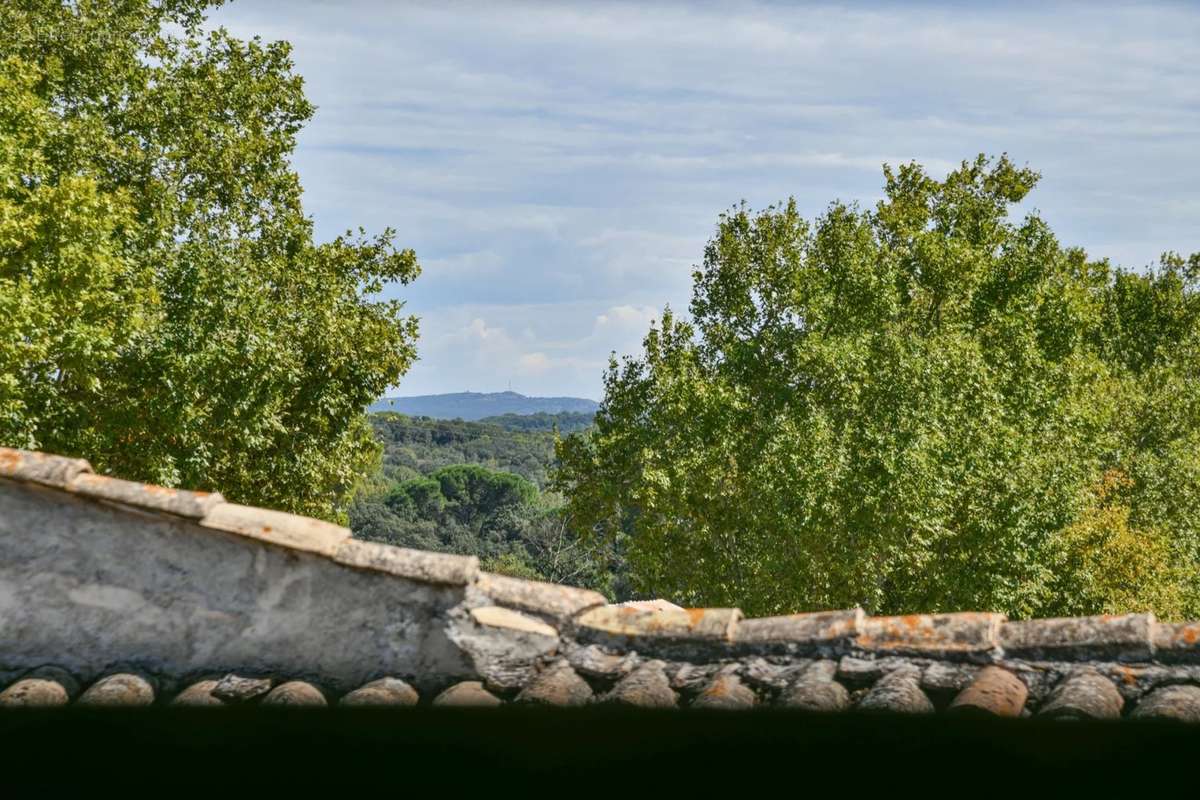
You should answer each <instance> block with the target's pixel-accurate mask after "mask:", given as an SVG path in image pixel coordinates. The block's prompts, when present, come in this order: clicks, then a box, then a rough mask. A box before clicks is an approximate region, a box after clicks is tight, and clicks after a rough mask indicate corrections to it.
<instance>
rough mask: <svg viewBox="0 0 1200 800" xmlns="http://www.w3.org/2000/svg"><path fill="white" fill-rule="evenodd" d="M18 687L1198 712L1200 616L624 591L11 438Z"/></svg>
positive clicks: (3, 661) (265, 697) (10, 574)
mask: <svg viewBox="0 0 1200 800" xmlns="http://www.w3.org/2000/svg"><path fill="white" fill-rule="evenodd" d="M4 687H6V688H4ZM0 688H2V689H3V691H0V705H22V704H38V703H43V704H50V703H59V702H67V701H70V700H73V699H78V701H79V702H84V703H105V702H136V703H150V702H167V701H170V702H177V703H190V704H202V705H211V704H225V703H236V702H264V703H290V704H302V705H320V704H325V703H328V702H333V701H337V702H341V703H344V704H389V705H407V704H412V703H415V702H425V701H430V700H432V701H433V702H434V703H437V704H448V705H454V704H472V705H479V704H484V705H498V704H501V703H503V702H529V703H544V704H552V705H579V704H584V703H593V702H606V703H617V704H627V705H636V706H649V707H672V708H673V707H680V706H693V707H703V708H749V707H753V706H761V705H778V706H787V707H793V708H800V709H805V710H809V711H842V710H848V709H860V710H864V711H891V712H906V713H929V712H933V711H943V710H944V711H949V712H953V713H983V714H995V715H1002V716H1028V715H1031V714H1041V715H1045V716H1050V717H1068V718H1069V717H1096V718H1109V717H1121V716H1153V717H1170V718H1174V719H1189V720H1193V721H1200V623H1196V624H1164V623H1160V622H1158V621H1157V620H1155V619H1154V617H1153V616H1152V615H1149V614H1133V615H1126V616H1118V617H1089V618H1074V619H1061V620H1033V621H1020V622H1010V621H1008V620H1006V619H1005V618H1004V617H1003V616H1002V615H999V614H990V613H957V614H932V615H928V614H921V615H911V616H901V617H870V616H866V615H864V614H863V612H862V611H861V609H849V610H843V611H829V612H822V613H815V614H798V615H791V616H783V617H773V618H766V619H743V618H742V614H741V612H740V611H739V610H737V609H678V608H674V607H671V606H670V605H669V604H658V605H655V606H653V607H638V606H610V605H606V604H605V600H604V598H603V597H602V596H600V595H598V594H596V593H594V592H589V591H584V590H580V589H573V588H570V587H564V586H555V585H550V584H543V583H538V582H533V581H525V580H518V579H514V578H508V577H504V576H499V575H492V574H489V573H485V572H481V571H480V570H479V567H478V564H477V562H476V560H475V559H473V558H468V557H461V556H452V555H443V554H433V553H424V552H419V551H412V550H404V549H401V548H395V547H389V546H386V545H379V544H374V543H368V542H360V541H357V540H354V539H351V538H350V533H349V531H347V530H346V529H344V528H340V527H338V526H334V525H329V524H327V523H323V522H319V521H316V520H311V519H307V518H303V517H296V516H293V515H290V514H283V513H280V512H274V511H267V510H263V509H256V508H249V507H244V506H239V505H235V504H231V503H226V502H225V501H224V500H223V499H222V498H221V497H220V496H219V495H214V494H202V493H192V492H183V491H174V490H166V489H163V488H161V487H154V486H145V485H142V484H136V483H131V482H128V481H121V480H117V479H114V478H108V477H103V476H97V475H93V474H92V473H91V469H90V467H89V466H88V465H87V463H86V462H82V461H78V460H72V459H64V458H58V457H55V456H46V455H43V454H38V453H28V452H23V451H16V450H4V449H0Z"/></svg>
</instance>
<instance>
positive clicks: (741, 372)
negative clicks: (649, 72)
mask: <svg viewBox="0 0 1200 800" xmlns="http://www.w3.org/2000/svg"><path fill="white" fill-rule="evenodd" d="M884 174H885V178H886V185H885V192H886V194H885V199H884V200H882V201H881V202H880V203H879V204H878V205H877V206H876V207H875V208H874V209H872V210H863V209H861V208H859V207H858V206H855V205H846V204H842V203H834V204H832V205H830V206H829V207H828V209H827V210H826V211H825V212H824V214H822V215H821V216H820V217H819V218H818V219H817V220H816V221H815V222H814V223H811V224H810V223H809V222H807V221H805V220H804V219H802V218H801V217H800V215H799V213H798V212H797V209H796V205H795V202H794V201H789V202H788V203H787V204H785V205H783V206H781V207H771V208H768V209H767V210H765V211H763V212H761V213H757V214H755V213H752V212H751V211H750V210H748V209H746V208H745V206H744V205H743V206H742V207H739V208H735V209H733V210H732V211H731V212H729V213H727V214H724V215H722V216H721V218H720V221H719V223H718V225H717V230H716V234H715V235H714V237H713V238H712V239H711V240H710V242H709V243H708V246H707V248H706V250H705V254H704V261H703V264H702V266H700V267H698V268H697V270H696V271H695V273H694V290H693V297H692V302H691V307H690V312H691V313H690V317H691V319H690V320H682V319H679V318H678V317H676V316H675V315H674V314H672V313H671V311H670V309H667V310H666V311H664V313H663V316H662V320H661V323H660V324H659V325H657V326H652V327H651V330H650V331H649V333H648V334H647V336H646V338H645V342H644V344H645V354H644V356H643V357H640V358H626V359H624V361H623V362H622V363H617V362H616V361H615V360H613V361H612V362H610V366H609V370H608V372H607V375H606V378H605V389H606V391H605V399H604V403H603V404H602V407H601V409H600V411H599V413H598V414H597V417H596V427H595V429H593V431H592V432H590V433H588V434H582V435H574V436H571V437H569V438H566V439H564V440H563V441H562V442H561V443H560V445H559V448H558V455H559V459H560V461H561V468H560V470H559V472H558V473H557V475H556V478H555V480H554V482H553V483H554V485H555V486H556V487H557V488H558V489H560V490H561V491H563V492H564V493H565V494H566V495H567V497H568V498H569V511H570V514H571V515H572V517H573V518H574V519H577V520H579V521H580V524H581V525H582V527H583V528H584V530H585V532H588V533H589V534H590V535H595V536H601V537H614V536H617V535H627V536H628V540H627V542H626V548H627V558H628V561H629V565H630V569H631V572H632V579H633V581H634V583H635V586H636V587H637V589H638V590H639V591H640V592H642V593H644V594H650V595H658V596H664V597H669V598H672V599H673V600H675V601H676V602H684V603H691V604H697V605H698V604H709V605H722V604H738V605H741V606H742V607H743V608H744V609H745V610H747V611H749V612H753V613H759V614H766V613H786V612H793V611H800V610H807V609H822V608H833V607H845V606H851V605H855V604H861V605H862V606H863V607H865V608H866V609H868V610H870V611H874V612H883V613H886V612H912V611H939V610H943V611H944V610H960V609H971V608H975V609H994V610H998V611H1004V612H1007V613H1008V614H1010V615H1012V616H1014V617H1023V616H1030V615H1052V614H1054V613H1059V612H1070V613H1087V612H1099V611H1117V610H1121V611H1124V610H1133V609H1138V610H1143V609H1153V610H1158V611H1161V612H1162V613H1163V614H1165V615H1167V616H1176V615H1179V614H1190V615H1195V614H1197V613H1200V570H1197V569H1196V567H1197V566H1200V449H1198V447H1197V445H1200V415H1198V413H1197V412H1198V411H1200V380H1198V379H1200V348H1198V346H1197V345H1198V343H1200V339H1198V336H1197V333H1198V330H1200V328H1198V325H1197V319H1198V318H1197V313H1200V295H1198V294H1197V279H1198V277H1200V255H1196V256H1192V257H1191V258H1190V259H1188V260H1186V261H1185V260H1184V259H1183V258H1181V257H1180V256H1177V255H1174V254H1167V255H1166V256H1164V257H1163V259H1162V262H1161V264H1160V266H1159V267H1158V268H1157V269H1153V270H1149V271H1148V272H1146V273H1144V274H1138V273H1135V272H1131V271H1126V270H1122V269H1119V268H1116V267H1114V266H1112V265H1110V264H1109V263H1108V262H1107V261H1105V260H1092V259H1089V258H1088V257H1087V255H1086V254H1085V253H1084V252H1083V251H1082V250H1080V249H1078V248H1064V247H1063V246H1061V245H1060V244H1059V243H1058V241H1057V240H1056V239H1055V237H1054V235H1053V233H1052V232H1051V230H1050V229H1049V227H1048V226H1047V224H1046V223H1045V222H1044V221H1043V220H1042V219H1041V218H1040V217H1039V216H1038V215H1037V214H1036V213H1030V214H1028V215H1026V216H1025V217H1024V218H1023V219H1020V220H1013V219H1010V216H1009V210H1010V208H1011V207H1012V206H1013V205H1014V204H1016V203H1018V202H1020V201H1021V200H1022V199H1023V198H1024V197H1025V196H1026V194H1027V193H1028V192H1029V191H1030V190H1031V189H1032V188H1033V187H1034V185H1035V184H1036V182H1037V180H1038V177H1039V176H1038V174H1037V173H1035V172H1033V171H1032V170H1029V169H1027V168H1020V167H1018V166H1016V165H1014V164H1013V163H1012V162H1011V161H1010V160H1009V159H1008V158H1007V157H1001V158H1000V159H995V160H993V159H987V158H985V157H983V156H980V157H979V158H978V159H976V160H974V161H972V162H964V163H963V164H962V165H961V167H960V168H958V169H956V170H954V171H952V172H951V173H950V174H949V175H948V176H946V178H945V179H944V180H936V179H934V178H932V177H930V176H929V175H928V174H926V172H925V171H924V170H923V169H922V168H921V167H920V166H919V165H917V164H908V165H905V166H902V167H901V168H900V169H899V170H893V169H891V168H887V167H885V169H884ZM1105 476H1108V477H1107V478H1106V477H1105ZM1114 476H1120V477H1119V479H1118V478H1117V477H1114ZM1097 487H1101V488H1097ZM1134 551H1138V552H1139V553H1140V560H1139V561H1138V563H1137V564H1130V565H1128V570H1127V573H1128V575H1131V576H1133V577H1134V578H1136V580H1135V584H1136V586H1137V587H1138V588H1137V594H1136V595H1134V594H1131V592H1130V590H1129V587H1128V586H1126V587H1125V588H1121V586H1120V584H1121V583H1122V578H1121V575H1122V572H1121V565H1120V564H1119V563H1118V562H1117V560H1115V559H1114V558H1112V557H1111V556H1112V555H1113V553H1116V552H1123V553H1129V552H1134ZM1179 567H1183V568H1182V569H1180V568H1179ZM1085 573H1087V574H1085Z"/></svg>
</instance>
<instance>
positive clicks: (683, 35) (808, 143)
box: [213, 0, 1200, 396]
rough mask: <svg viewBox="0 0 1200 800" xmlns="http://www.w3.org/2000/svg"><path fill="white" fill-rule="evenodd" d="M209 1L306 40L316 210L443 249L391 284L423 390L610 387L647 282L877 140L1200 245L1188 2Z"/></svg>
mask: <svg viewBox="0 0 1200 800" xmlns="http://www.w3.org/2000/svg"><path fill="white" fill-rule="evenodd" d="M213 20H214V22H216V23H220V24H225V25H228V26H229V27H231V29H233V30H234V32H235V33H238V34H239V35H242V36H249V35H253V34H261V35H263V36H264V38H268V39H270V38H284V39H288V40H290V41H292V42H293V44H294V58H295V60H296V64H297V68H298V70H299V71H300V73H301V74H303V75H304V76H305V80H306V87H307V90H308V92H309V94H310V96H311V98H312V99H313V100H314V102H315V103H316V104H317V106H318V112H317V115H316V117H315V119H314V120H313V122H312V123H311V125H309V126H308V128H306V129H305V131H304V132H303V133H302V134H301V136H300V139H299V142H300V144H299V148H298V150H297V152H296V156H295V163H296V165H297V168H298V169H299V171H300V173H301V178H302V180H303V182H304V186H305V204H306V209H307V210H308V212H309V213H310V214H312V215H313V218H314V220H315V224H316V229H317V232H318V235H319V236H322V237H330V236H333V235H335V234H336V233H338V232H340V231H342V230H344V229H346V228H349V227H357V226H358V225H363V226H365V227H367V228H369V229H376V230H378V229H381V228H383V227H385V226H391V227H394V228H396V229H397V231H398V232H399V233H398V239H399V241H400V242H401V243H402V244H403V245H404V246H407V247H413V248H414V249H415V250H416V251H417V254H418V257H419V258H420V259H421V261H422V263H423V264H424V265H425V267H426V270H425V272H424V274H423V275H422V276H421V278H420V279H419V280H417V281H416V282H415V283H414V284H412V285H411V286H409V287H404V288H403V289H395V290H393V291H394V292H395V293H396V294H397V296H402V297H403V298H404V299H405V300H406V301H407V302H408V304H409V308H410V309H411V310H413V311H415V312H417V313H418V314H420V315H421V317H422V319H423V331H424V333H423V339H422V342H421V343H420V350H421V355H422V361H421V362H420V364H419V365H418V367H417V368H416V369H414V371H413V373H412V374H411V375H410V376H409V377H408V378H407V379H406V381H405V383H404V384H403V385H402V390H403V391H406V392H407V391H410V390H411V391H414V392H415V391H418V390H420V391H435V390H443V389H444V390H447V391H448V390H451V389H462V388H480V389H482V388H497V387H499V388H503V387H504V386H506V385H507V383H508V381H509V380H510V379H511V380H513V381H514V385H515V384H516V383H517V382H519V381H523V382H527V384H528V385H529V386H535V387H539V388H538V391H542V390H545V391H552V392H554V393H563V392H566V391H567V390H568V388H570V391H572V392H576V393H581V394H590V395H593V396H594V395H596V394H597V393H598V392H599V390H600V385H601V383H600V381H601V375H602V368H603V363H604V362H605V361H606V358H607V353H608V352H609V351H610V350H617V351H618V352H619V353H623V352H635V351H636V350H637V348H638V347H639V346H640V342H641V336H642V335H643V334H644V332H645V328H646V326H647V324H648V320H649V319H650V318H651V316H652V314H653V313H657V312H656V311H654V312H652V311H648V309H650V310H661V308H662V307H663V306H664V305H665V304H668V303H669V304H670V305H671V306H672V307H674V308H676V309H684V308H686V306H687V301H688V296H689V293H690V283H691V271H692V268H693V265H694V264H696V263H698V262H699V261H700V260H701V259H702V257H703V251H704V245H705V241H706V240H707V238H708V236H710V235H711V233H712V231H713V229H714V225H715V223H716V219H717V215H718V214H719V213H720V212H721V211H722V210H725V209H727V208H729V207H730V206H731V205H733V204H736V203H737V202H739V201H740V200H743V199H745V200H746V201H747V202H748V203H749V204H750V205H751V206H752V207H756V208H761V207H763V206H766V205H768V204H771V203H776V202H779V201H781V200H784V199H786V198H787V197H788V196H795V198H796V200H797V203H798V205H799V207H800V209H801V211H802V213H805V214H806V215H808V216H813V215H816V214H819V213H820V212H821V211H822V210H823V209H824V208H825V207H826V206H827V204H828V203H829V202H830V201H831V200H834V199H841V200H860V201H863V202H864V204H869V203H871V202H873V201H874V200H875V199H877V198H878V196H879V194H880V191H881V183H882V179H881V175H880V172H879V167H880V165H881V164H882V163H883V162H888V163H892V164H896V163H901V162H906V161H909V160H917V161H919V162H921V163H923V164H925V165H926V166H927V167H928V168H929V169H930V170H931V171H932V172H934V173H944V172H946V171H948V170H949V169H951V168H953V166H954V165H955V164H957V163H958V162H959V161H960V160H961V159H964V158H971V157H973V156H974V155H975V154H976V153H979V152H990V153H1000V152H1008V153H1010V155H1011V156H1012V157H1013V158H1014V159H1016V160H1017V161H1018V162H1027V163H1029V164H1030V165H1031V166H1033V167H1035V168H1036V169H1039V170H1040V171H1042V173H1043V174H1044V176H1045V178H1044V179H1043V182H1042V185H1041V186H1040V187H1039V188H1038V190H1037V191H1035V192H1034V193H1033V195H1031V197H1030V200H1029V205H1030V207H1036V208H1037V209H1039V210H1040V211H1041V213H1042V214H1043V215H1044V216H1045V217H1046V218H1047V220H1048V221H1049V222H1050V224H1051V225H1052V226H1053V227H1054V229H1055V231H1056V233H1057V234H1058V235H1059V237H1060V239H1061V240H1062V241H1063V242H1064V243H1067V244H1079V245H1082V246H1085V247H1086V248H1088V249H1089V250H1090V251H1092V252H1094V253H1096V254H1097V255H1108V256H1110V257H1112V258H1113V259H1114V260H1116V261H1118V262H1120V263H1125V264H1132V265H1140V264H1146V263H1149V262H1152V261H1154V260H1155V259H1156V258H1157V255H1158V253H1159V252H1160V251H1162V250H1168V249H1173V250H1179V251H1183V252H1192V251H1195V250H1197V249H1200V216H1198V215H1197V214H1196V213H1195V203H1196V201H1195V198H1196V188H1195V187H1196V186H1200V160H1198V159H1196V158H1195V153H1196V152H1197V151H1198V150H1200V57H1198V56H1200V7H1197V6H1196V5H1195V4H1170V3H1142V4H1137V5H1136V6H1134V5H1125V6H1121V5H1112V4H1105V3H1087V4H1070V3H1068V4H1049V3H1041V4H1034V3H1027V4H999V5H997V6H996V7H991V6H988V5H985V4H969V5H968V4H950V3H932V2H931V3H911V4H910V3H906V4H886V3H875V4H857V5H855V6H852V7H834V6H823V5H814V4H807V3H806V4H790V3H777V2H759V3H747V4H741V5H738V6H737V7H736V8H734V7H731V6H729V5H727V4H718V3H711V2H710V3H683V2H675V3H671V2H666V3H654V4H645V3H632V2H628V3H616V2H600V0H596V1H595V2H587V3H558V4H545V3H540V2H518V0H513V1H512V2H506V3H503V4H496V3H484V2H473V3H455V4H445V3H435V2H411V3H404V4H394V3H389V2H382V0H380V1H379V2H358V3H339V4H327V3H318V2H315V1H313V2H295V3H290V4H288V6H287V10H286V13H280V11H279V6H278V4H277V3H276V2H273V0H235V2H233V3H231V4H229V5H228V6H225V7H222V8H220V9H218V10H217V11H216V12H215V13H214V15H213ZM614 309H633V310H634V311H635V312H636V313H633V314H632V315H630V313H628V312H624V311H614ZM476 318H477V319H478V320H479V322H480V325H481V326H482V327H481V328H479V329H478V330H476V331H475V333H474V334H470V335H468V333H467V331H468V329H469V328H470V325H471V324H472V323H473V321H474V320H475V319H476ZM601 319H603V320H604V321H603V322H601ZM488 334H490V335H491V336H492V338H487V336H486V335H488ZM472 337H474V338H472ZM473 348H474V349H473ZM480 354H483V355H480ZM597 364H598V365H599V366H596V365H597Z"/></svg>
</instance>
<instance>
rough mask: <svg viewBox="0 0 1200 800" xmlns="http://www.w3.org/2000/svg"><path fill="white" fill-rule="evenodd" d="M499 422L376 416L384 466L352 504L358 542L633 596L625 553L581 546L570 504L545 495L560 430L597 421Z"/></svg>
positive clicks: (564, 417)
mask: <svg viewBox="0 0 1200 800" xmlns="http://www.w3.org/2000/svg"><path fill="white" fill-rule="evenodd" d="M493 419H494V420H495V421H494V422H464V421H462V420H437V419H431V418H429V417H407V416H404V415H402V414H396V413H393V412H385V413H381V414H373V415H372V416H371V424H372V427H373V428H374V430H375V435H376V437H377V438H378V440H379V442H380V443H381V445H382V446H383V459H382V464H381V467H380V469H379V471H378V472H377V473H375V474H374V475H373V476H372V477H371V478H370V479H369V480H367V481H366V482H365V483H364V484H363V486H362V487H361V488H360V490H359V492H358V494H357V495H356V497H355V499H354V501H353V503H352V504H351V506H350V526H351V529H352V530H353V531H354V535H355V536H358V537H360V538H364V539H371V540H374V541H380V542H387V543H389V544H395V545H399V546H402V547H415V548H420V549H424V550H438V551H442V552H453V553H461V554H465V555H475V556H478V557H479V558H480V560H481V562H482V563H483V565H484V567H485V568H487V569H490V570H493V571H496V572H503V573H505V574H509V575H516V576H520V577H526V578H534V579H540V580H550V581H556V582H560V583H569V584H573V585H577V586H586V587H588V588H594V589H597V590H599V591H603V592H605V593H606V594H608V595H610V596H611V597H622V598H623V597H625V596H627V595H628V590H629V587H628V581H627V578H626V576H625V575H624V569H623V566H622V563H621V560H620V558H619V557H618V555H617V553H618V547H619V545H618V544H617V543H612V544H609V543H607V542H601V541H596V542H594V543H585V542H584V541H582V540H581V538H580V536H579V535H578V533H577V532H576V530H575V528H574V526H572V525H571V524H570V520H569V518H568V517H567V516H566V514H565V509H564V504H563V500H562V497H561V496H559V495H557V494H555V493H552V492H546V491H544V490H543V489H544V487H545V485H546V480H547V474H548V473H549V471H550V470H552V468H553V463H554V444H555V428H556V427H558V428H559V429H566V430H579V429H581V426H586V425H587V424H589V423H590V420H591V415H588V414H575V413H563V414H536V415H530V416H529V417H524V416H517V415H505V416H503V417H496V418H493Z"/></svg>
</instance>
